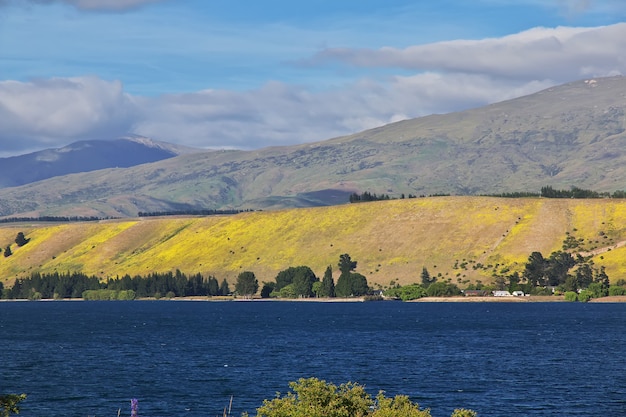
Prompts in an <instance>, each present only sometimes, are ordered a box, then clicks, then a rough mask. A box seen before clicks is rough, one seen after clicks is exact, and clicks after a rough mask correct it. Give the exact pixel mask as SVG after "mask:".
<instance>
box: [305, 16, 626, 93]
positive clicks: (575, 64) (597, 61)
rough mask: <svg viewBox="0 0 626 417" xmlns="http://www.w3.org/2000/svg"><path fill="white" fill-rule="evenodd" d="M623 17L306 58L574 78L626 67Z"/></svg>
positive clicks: (503, 75) (313, 61)
mask: <svg viewBox="0 0 626 417" xmlns="http://www.w3.org/2000/svg"><path fill="white" fill-rule="evenodd" d="M624 50H626V23H620V24H615V25H611V26H603V27H597V28H569V27H558V28H554V29H548V28H535V29H531V30H528V31H524V32H521V33H518V34H514V35H510V36H505V37H501V38H491V39H483V40H457V41H449V42H437V43H432V44H426V45H418V46H411V47H408V48H405V49H397V48H389V47H386V48H380V49H376V50H372V49H349V48H330V49H326V50H324V51H322V52H320V53H318V54H317V55H316V56H315V57H313V59H311V60H309V62H308V63H309V64H321V63H324V62H326V61H339V62H342V63H345V64H349V65H353V66H358V67H392V68H394V67H395V68H403V69H408V70H412V71H445V72H458V73H468V74H472V73H473V74H486V75H490V76H492V77H501V78H517V79H553V80H567V81H569V80H573V79H577V78H581V77H586V76H592V75H593V76H602V75H608V74H615V73H619V74H623V73H626V61H625V60H624V58H623V51H624Z"/></svg>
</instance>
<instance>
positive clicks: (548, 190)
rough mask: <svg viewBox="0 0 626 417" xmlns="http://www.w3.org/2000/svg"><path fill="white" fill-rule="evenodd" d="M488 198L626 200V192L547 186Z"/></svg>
mask: <svg viewBox="0 0 626 417" xmlns="http://www.w3.org/2000/svg"><path fill="white" fill-rule="evenodd" d="M487 196H488V197H504V198H524V197H543V198H580V199H585V198H626V191H623V190H617V191H614V192H612V193H611V192H608V191H602V192H601V191H593V190H586V189H584V188H579V187H572V188H570V189H569V190H556V189H554V188H552V187H551V186H549V185H547V186H544V187H541V191H540V192H538V193H537V192H528V191H520V192H511V193H500V194H487Z"/></svg>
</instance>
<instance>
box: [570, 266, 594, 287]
mask: <svg viewBox="0 0 626 417" xmlns="http://www.w3.org/2000/svg"><path fill="white" fill-rule="evenodd" d="M592 282H593V270H592V269H591V265H589V264H582V265H580V266H579V267H578V269H577V270H576V288H574V289H572V291H576V290H577V289H579V288H587V287H588V286H589V284H591V283H592Z"/></svg>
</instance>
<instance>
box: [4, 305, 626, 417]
mask: <svg viewBox="0 0 626 417" xmlns="http://www.w3.org/2000/svg"><path fill="white" fill-rule="evenodd" d="M0 355H1V357H2V365H1V366H0V393H22V392H23V393H26V394H28V399H27V400H26V401H25V402H24V403H23V405H22V413H21V414H20V415H22V416H25V417H29V416H36V417H56V416H58V417H61V416H63V417H69V416H81V417H87V416H115V415H117V411H118V409H120V408H121V409H122V413H121V414H122V415H129V414H130V405H129V404H130V399H131V398H137V399H138V400H139V415H140V416H150V417H166V416H182V417H186V416H188V417H200V416H202V417H215V416H218V415H219V416H221V414H222V412H223V409H224V406H226V405H227V404H228V402H229V399H230V396H231V395H232V396H233V410H232V413H233V416H239V415H240V414H241V412H243V411H248V412H250V413H251V414H252V415H254V411H255V409H256V408H257V407H258V406H260V405H261V404H262V401H263V399H266V398H267V399H270V398H273V397H274V395H275V394H276V392H278V391H280V392H283V393H284V392H286V391H287V390H288V383H289V381H294V380H297V379H298V378H300V377H312V376H315V377H318V378H322V379H325V380H327V381H329V382H333V383H335V384H340V383H343V382H347V381H354V382H358V383H360V384H363V385H365V386H366V389H367V390H368V391H369V392H371V393H372V394H375V393H377V392H378V391H379V390H384V391H386V394H387V395H388V396H393V395H396V394H406V395H408V396H410V398H411V399H412V400H413V401H416V402H418V403H419V404H420V405H421V406H422V407H428V408H431V409H432V414H433V416H436V417H440V416H441V417H443V416H449V415H450V413H451V412H452V410H453V409H454V408H461V407H464V408H471V409H473V410H475V411H477V412H478V413H479V416H480V417H485V416H565V415H567V416H603V417H605V416H610V417H613V416H626V372H625V371H626V304H593V303H592V304H580V303H401V302H369V303H302V302H176V301H132V302H11V303H0Z"/></svg>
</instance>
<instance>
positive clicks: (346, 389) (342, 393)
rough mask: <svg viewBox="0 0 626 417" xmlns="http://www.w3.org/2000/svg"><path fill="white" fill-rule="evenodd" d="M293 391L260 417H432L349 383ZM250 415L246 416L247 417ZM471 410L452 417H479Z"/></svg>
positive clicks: (295, 385)
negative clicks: (374, 396)
mask: <svg viewBox="0 0 626 417" xmlns="http://www.w3.org/2000/svg"><path fill="white" fill-rule="evenodd" d="M289 386H290V388H291V391H290V392H288V393H287V394H285V395H284V396H282V397H281V395H280V394H277V396H276V398H274V399H272V400H265V401H264V402H263V405H262V406H261V407H260V408H258V409H257V417H431V414H430V410H428V409H425V410H423V409H420V407H419V405H418V404H417V403H414V402H411V400H410V399H409V397H407V396H405V395H397V396H395V397H393V398H388V397H385V395H384V393H383V392H380V393H379V394H378V395H377V396H376V398H372V396H371V395H369V394H368V393H367V392H366V391H365V388H364V387H363V386H362V385H359V384H357V383H353V382H348V383H345V384H341V385H339V386H336V385H334V384H331V383H327V382H326V381H323V380H320V379H317V378H308V379H305V378H301V379H299V380H298V381H297V382H291V383H290V384H289ZM246 416H247V414H244V417H246ZM475 416H476V413H475V412H474V411H471V410H465V409H457V410H454V412H453V413H452V417H475Z"/></svg>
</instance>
